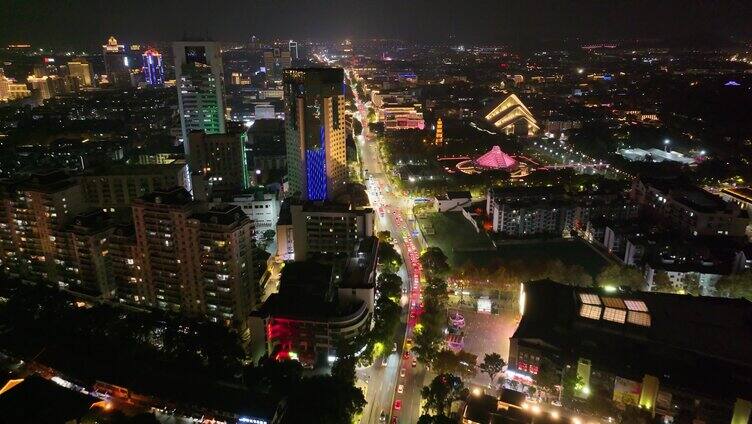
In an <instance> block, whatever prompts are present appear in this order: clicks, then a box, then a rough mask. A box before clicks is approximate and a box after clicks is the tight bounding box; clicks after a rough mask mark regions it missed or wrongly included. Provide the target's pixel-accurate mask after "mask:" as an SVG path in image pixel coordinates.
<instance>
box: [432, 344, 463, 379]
mask: <svg viewBox="0 0 752 424" xmlns="http://www.w3.org/2000/svg"><path fill="white" fill-rule="evenodd" d="M431 364H432V365H433V370H434V371H436V372H437V373H439V374H446V373H449V374H454V373H457V372H459V368H460V359H459V357H458V356H457V355H455V354H454V352H452V351H451V350H449V349H443V350H442V351H440V352H439V353H437V354H436V357H435V358H434V359H433V362H432V363H431Z"/></svg>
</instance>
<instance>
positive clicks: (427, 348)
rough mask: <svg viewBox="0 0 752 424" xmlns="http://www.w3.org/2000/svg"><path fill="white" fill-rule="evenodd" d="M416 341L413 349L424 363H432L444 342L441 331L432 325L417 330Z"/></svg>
mask: <svg viewBox="0 0 752 424" xmlns="http://www.w3.org/2000/svg"><path fill="white" fill-rule="evenodd" d="M414 341H415V344H414V346H413V348H412V351H413V352H415V354H416V355H418V360H419V361H420V362H422V363H424V364H432V363H433V361H434V360H435V359H436V356H437V355H438V352H439V348H440V347H441V344H442V337H441V332H440V331H437V330H436V329H434V328H433V327H432V326H424V327H423V328H422V329H421V331H416V334H415V340H414Z"/></svg>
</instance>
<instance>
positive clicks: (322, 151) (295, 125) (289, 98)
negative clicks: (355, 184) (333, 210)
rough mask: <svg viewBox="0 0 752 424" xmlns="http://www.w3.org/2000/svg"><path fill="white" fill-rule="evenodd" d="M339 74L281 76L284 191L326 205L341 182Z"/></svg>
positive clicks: (290, 73) (321, 72)
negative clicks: (284, 165) (282, 82)
mask: <svg viewBox="0 0 752 424" xmlns="http://www.w3.org/2000/svg"><path fill="white" fill-rule="evenodd" d="M343 81H344V71H343V70H342V68H305V69H303V68H300V69H287V70H285V71H284V94H285V139H286V144H287V168H288V180H289V183H290V190H291V191H292V192H293V193H295V192H298V193H300V197H301V198H302V199H304V200H324V199H331V198H332V197H333V194H334V193H336V192H337V191H338V190H339V189H340V188H341V187H342V186H343V184H344V183H345V182H346V180H347V162H346V158H345V96H344V82H343Z"/></svg>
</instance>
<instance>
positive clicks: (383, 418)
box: [379, 409, 386, 423]
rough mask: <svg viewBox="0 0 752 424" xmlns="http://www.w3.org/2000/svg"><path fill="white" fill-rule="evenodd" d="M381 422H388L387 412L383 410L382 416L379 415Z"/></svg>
mask: <svg viewBox="0 0 752 424" xmlns="http://www.w3.org/2000/svg"><path fill="white" fill-rule="evenodd" d="M379 422H380V423H385V422H386V412H385V411H384V410H383V409H382V410H381V414H379Z"/></svg>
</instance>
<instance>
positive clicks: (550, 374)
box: [535, 356, 561, 392]
mask: <svg viewBox="0 0 752 424" xmlns="http://www.w3.org/2000/svg"><path fill="white" fill-rule="evenodd" d="M535 384H536V385H537V386H538V387H539V388H540V389H542V390H544V391H547V392H553V391H554V390H555V389H556V387H557V386H558V385H559V384H561V376H560V375H559V370H558V369H557V367H556V364H554V362H553V361H551V360H550V359H548V358H546V357H545V356H544V357H542V358H541V362H540V366H538V374H536V375H535Z"/></svg>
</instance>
